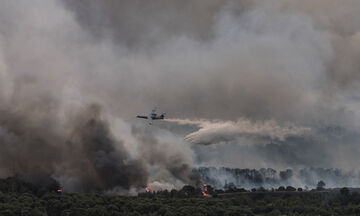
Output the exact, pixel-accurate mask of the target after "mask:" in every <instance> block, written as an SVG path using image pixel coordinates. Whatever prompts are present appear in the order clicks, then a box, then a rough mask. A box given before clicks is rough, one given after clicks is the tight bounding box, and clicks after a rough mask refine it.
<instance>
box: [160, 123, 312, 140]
mask: <svg viewBox="0 0 360 216" xmlns="http://www.w3.org/2000/svg"><path fill="white" fill-rule="evenodd" d="M166 121H168V122H175V123H177V124H181V125H196V126H198V127H199V130H197V131H195V132H193V133H190V134H188V135H187V136H186V137H185V140H187V141H190V142H191V143H194V144H203V145H209V144H217V143H224V142H230V141H234V140H237V139H240V138H243V139H250V140H280V141H284V140H285V139H286V138H287V137H290V136H294V137H296V136H304V135H305V134H306V133H309V132H310V130H311V129H310V128H307V127H294V126H280V125H279V124H278V123H277V122H276V121H274V120H268V121H257V122H252V121H250V120H248V119H244V118H240V119H238V120H237V121H236V122H234V121H220V120H218V121H216V120H214V121H209V120H205V119H200V120H190V119H167V120H166Z"/></svg>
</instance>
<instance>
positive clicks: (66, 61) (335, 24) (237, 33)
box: [0, 0, 360, 191]
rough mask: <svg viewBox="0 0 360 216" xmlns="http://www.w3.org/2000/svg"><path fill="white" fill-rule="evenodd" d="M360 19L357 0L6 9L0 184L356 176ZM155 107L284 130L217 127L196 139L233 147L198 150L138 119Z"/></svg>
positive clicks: (105, 185) (180, 132) (96, 185)
mask: <svg viewBox="0 0 360 216" xmlns="http://www.w3.org/2000/svg"><path fill="white" fill-rule="evenodd" d="M359 10H360V3H359V1H357V0H349V1H346V2H339V1H336V0H319V1H316V2H314V1H310V0H304V1H296V0H290V1H288V0H286V1H285V0H271V1H266V2H265V1H260V0H259V1H258V0H255V1H254V0H252V1H249V0H242V1H232V0H227V1H223V0H207V1H197V2H194V1H190V0H186V1H175V0H153V1H146V2H145V1H134V0H121V1H116V0H105V1H96V0H89V1H75V0H62V1H55V0H34V1H25V0H20V1H16V2H14V1H10V0H5V1H3V2H2V6H1V8H0V112H1V113H0V135H1V136H0V140H1V145H2V146H1V147H2V152H1V153H0V155H1V158H0V160H1V165H0V174H1V176H8V175H11V174H12V173H16V172H22V173H32V172H34V170H36V171H37V172H40V173H44V175H52V176H55V177H56V178H57V179H59V180H60V181H61V183H62V184H63V185H67V188H71V190H108V191H111V190H112V189H113V188H115V187H116V186H118V187H117V190H118V191H130V190H135V191H136V190H138V189H139V190H140V189H141V188H143V187H145V186H146V185H147V184H152V185H155V186H156V187H159V185H164V187H166V188H169V187H170V186H171V187H172V186H174V187H178V186H180V185H181V184H184V183H191V182H196V179H195V180H194V179H193V177H192V176H191V174H189V170H190V169H191V167H192V166H194V165H217V166H219V165H221V166H230V167H241V168H244V167H249V168H260V167H274V168H281V169H286V168H289V167H291V168H292V167H296V166H305V167H306V166H315V167H331V168H342V169H345V170H352V169H357V164H358V163H359V162H360V161H359V157H358V155H359V153H360V148H359V145H358V141H359V138H360V134H359V126H360V125H359V123H358V122H359V111H358V110H359V106H360V103H359V97H358V96H357V93H358V91H359V77H360V76H359V73H358V72H359V69H360V64H359V61H358V59H359V57H360V56H359V55H360V37H359V35H360V34H359V32H360V20H359V19H360V18H359V16H358V11H359ZM89 104H90V105H89ZM91 104H97V105H91ZM94 106H95V107H98V108H94ZM154 106H160V107H161V109H162V110H163V111H165V112H167V113H168V114H169V116H170V117H173V118H180V119H190V120H191V121H194V119H205V120H206V121H207V122H213V121H214V120H215V119H216V120H218V121H220V122H233V123H234V122H236V121H237V120H238V119H246V120H248V121H249V122H251V124H250V125H252V124H255V123H256V126H257V128H264V127H265V126H264V125H266V123H267V122H272V121H273V122H275V126H276V127H278V129H279V130H276V131H275V132H274V131H271V130H256V133H254V131H252V130H251V131H250V133H249V131H248V129H249V128H248V127H246V128H245V129H246V130H245V129H244V130H241V131H240V132H239V131H238V130H234V131H233V133H231V134H230V138H229V137H228V136H224V134H223V133H219V130H217V129H214V131H210V132H211V133H205V134H204V133H202V136H201V140H205V141H206V143H208V144H211V143H216V142H218V141H219V136H220V137H221V138H220V140H221V142H226V143H228V144H227V145H209V146H190V145H189V143H188V142H187V141H186V140H185V141H184V140H183V138H184V136H186V135H187V134H190V133H193V132H196V131H198V130H199V128H197V127H196V126H195V127H194V125H192V126H188V125H176V124H174V123H169V122H162V123H158V122H156V123H155V125H153V127H150V128H146V127H147V126H146V125H145V124H142V123H143V122H141V121H140V120H139V122H138V121H135V120H133V119H134V116H136V115H138V114H147V112H149V111H150V110H151V108H153V107H154ZM99 107H101V108H99ZM261 124H264V125H261ZM235 125H236V123H235ZM231 128H233V127H232V126H231ZM235 128H236V127H235ZM305 128H310V129H311V133H305V134H303V133H302V132H301V133H300V134H301V135H298V133H297V132H298V131H296V130H295V129H305ZM220 129H221V128H220ZM236 129H237V128H236ZM200 130H201V129H200ZM222 130H223V131H224V130H225V131H227V129H224V128H222ZM284 130H285V131H287V132H286V133H285V132H284ZM244 131H245V132H246V133H245V135H244V133H243V132H244ZM279 131H280V132H281V133H280V135H279V134H278V132H279ZM289 131H290V133H288V132H289ZM294 131H296V133H295V132H294ZM207 132H208V131H207ZM220 132H221V131H220ZM294 133H295V134H296V135H295V136H293V135H294ZM254 134H255V135H254ZM274 134H275V135H274ZM226 135H229V134H226ZM239 137H241V139H239ZM254 137H271V139H265V141H264V140H261V141H259V139H254ZM197 138H199V136H197ZM259 143H260V144H261V145H259ZM244 144H245V145H244ZM79 185H83V186H82V187H83V188H79V187H78V186H79ZM155 186H154V187H155ZM134 188H135V189H134ZM114 190H115V189H114Z"/></svg>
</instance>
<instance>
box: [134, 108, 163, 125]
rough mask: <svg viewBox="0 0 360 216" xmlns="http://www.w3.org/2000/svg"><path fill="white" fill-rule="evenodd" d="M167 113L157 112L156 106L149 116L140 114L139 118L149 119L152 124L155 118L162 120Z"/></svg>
mask: <svg viewBox="0 0 360 216" xmlns="http://www.w3.org/2000/svg"><path fill="white" fill-rule="evenodd" d="M165 115H166V113H163V114H161V115H157V114H156V108H154V109H153V110H152V111H151V113H150V114H149V115H148V116H143V115H138V116H136V117H137V118H143V119H147V120H148V122H149V125H152V122H153V120H161V119H164V118H165Z"/></svg>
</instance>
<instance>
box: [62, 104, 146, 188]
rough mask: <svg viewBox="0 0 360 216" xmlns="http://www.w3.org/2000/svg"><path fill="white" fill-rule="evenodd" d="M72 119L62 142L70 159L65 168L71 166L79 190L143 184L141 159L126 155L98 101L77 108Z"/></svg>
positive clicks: (144, 172)
mask: <svg viewBox="0 0 360 216" xmlns="http://www.w3.org/2000/svg"><path fill="white" fill-rule="evenodd" d="M72 121H73V122H71V125H70V127H73V129H72V131H71V134H70V137H69V140H67V143H66V148H68V149H69V151H68V152H67V154H69V155H67V157H68V158H67V159H69V160H70V161H69V162H70V163H69V164H68V167H67V168H68V169H70V170H72V169H71V167H74V168H75V173H72V174H75V176H76V177H77V178H79V180H80V184H81V185H78V186H79V187H80V188H82V190H84V191H92V190H94V191H95V190H100V191H103V190H110V189H112V188H114V187H115V186H117V187H121V188H123V189H126V190H129V189H130V188H131V187H135V188H138V187H142V188H143V187H146V183H147V172H146V170H145V167H144V165H143V163H142V161H140V160H134V159H132V158H130V156H129V155H128V153H127V151H126V150H125V148H124V146H123V143H122V142H121V141H117V140H115V139H114V137H113V136H112V135H111V133H110V131H109V125H108V123H107V122H106V121H104V120H103V119H101V113H100V107H99V106H98V105H91V106H90V107H88V108H87V109H85V110H81V111H80V113H79V114H78V115H77V116H75V117H74V119H72ZM75 149H76V151H73V150H75Z"/></svg>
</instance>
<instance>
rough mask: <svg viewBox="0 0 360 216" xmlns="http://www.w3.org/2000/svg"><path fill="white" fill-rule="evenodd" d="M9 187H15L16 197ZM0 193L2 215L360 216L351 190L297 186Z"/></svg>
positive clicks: (25, 187)
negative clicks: (129, 192)
mask: <svg viewBox="0 0 360 216" xmlns="http://www.w3.org/2000/svg"><path fill="white" fill-rule="evenodd" d="M6 185H7V186H8V187H10V186H11V185H16V186H15V187H14V188H16V190H15V191H17V192H14V190H12V189H11V190H10V189H9V188H6V187H7V186H6ZM0 188H1V189H2V192H0V215H1V216H2V215H9V216H12V215H16V216H18V215H24V216H25V215H28V216H45V215H47V216H92V215H94V216H95V215H96V216H102V215H106V216H107V215H109V216H119V215H133V216H135V215H148V216H155V215H161V216H180V215H194V216H200V215H207V216H236V215H360V194H359V193H357V192H352V191H350V190H349V189H348V188H342V189H340V190H339V191H335V190H334V191H328V190H325V191H316V190H315V191H310V192H309V191H308V192H297V191H296V189H295V188H292V187H287V188H284V187H282V188H279V189H278V190H276V191H266V190H262V189H261V188H258V189H257V190H256V191H254V192H249V191H246V190H242V191H241V192H238V190H237V189H236V188H232V189H231V193H230V192H229V193H227V194H226V193H225V194H224V191H217V190H213V189H212V188H210V187H209V186H208V190H209V191H208V192H209V193H211V194H212V195H213V196H212V197H204V196H202V194H201V189H199V188H194V187H192V186H185V187H183V188H182V189H181V190H179V191H176V190H172V191H170V192H169V191H159V192H149V193H141V194H139V195H138V196H136V197H135V196H133V197H128V196H115V195H104V194H99V193H90V194H80V193H63V194H59V193H56V192H54V191H53V190H47V192H46V193H44V194H43V195H42V196H39V195H38V189H34V188H36V187H34V186H32V185H31V184H28V183H24V182H21V181H19V180H18V179H7V180H2V181H0ZM298 191H300V190H298ZM219 192H221V193H219ZM217 193H218V194H217ZM215 195H217V196H215Z"/></svg>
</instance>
